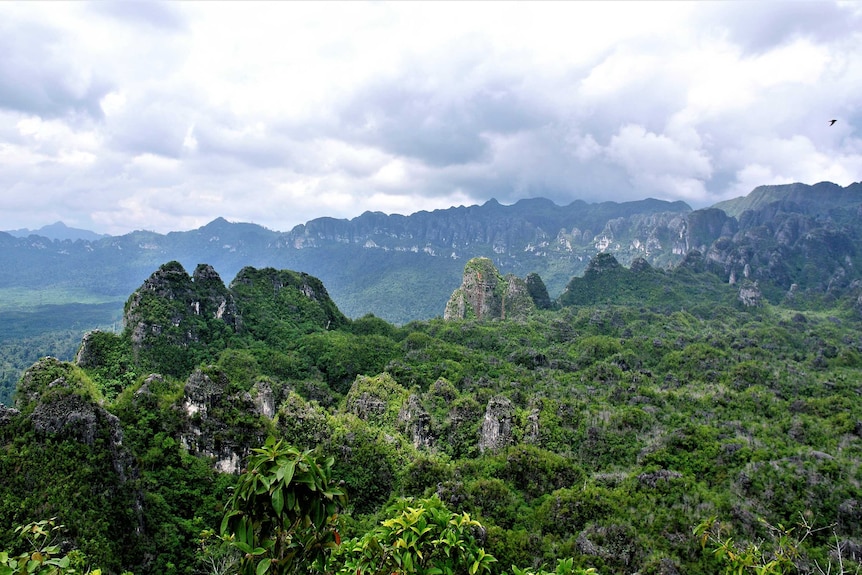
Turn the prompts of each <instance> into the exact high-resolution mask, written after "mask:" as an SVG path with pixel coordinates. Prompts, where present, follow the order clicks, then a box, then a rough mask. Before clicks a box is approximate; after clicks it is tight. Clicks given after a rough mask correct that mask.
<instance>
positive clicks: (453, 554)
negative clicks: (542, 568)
mask: <svg viewBox="0 0 862 575" xmlns="http://www.w3.org/2000/svg"><path fill="white" fill-rule="evenodd" d="M386 515H387V516H388V517H389V519H386V520H384V521H383V522H382V523H381V524H380V525H379V526H378V527H377V528H376V529H375V530H374V531H372V532H370V533H367V534H365V535H364V536H363V537H361V538H359V539H357V540H354V541H351V542H345V544H344V550H343V551H342V553H343V555H344V562H343V564H341V565H340V571H339V572H340V573H343V574H344V575H348V574H349V575H354V574H355V575H390V574H393V575H395V574H397V575H407V574H409V575H468V574H469V575H478V574H482V573H490V571H491V567H490V566H491V564H492V563H494V562H496V561H497V560H496V559H495V558H494V557H493V556H492V555H490V554H489V553H486V552H485V550H484V549H483V548H482V547H481V546H480V545H479V542H478V541H477V535H482V534H483V533H484V528H483V527H482V526H481V525H480V524H479V522H478V521H475V520H474V519H471V518H470V516H469V515H468V514H467V513H462V514H460V515H459V514H458V513H453V512H451V511H449V510H448V509H447V508H446V506H445V505H443V502H442V501H440V498H439V497H437V496H436V495H434V496H432V497H430V498H427V499H419V500H415V501H414V500H413V499H400V500H399V501H397V502H396V503H395V504H393V505H392V506H390V507H389V508H388V509H387V510H386Z"/></svg>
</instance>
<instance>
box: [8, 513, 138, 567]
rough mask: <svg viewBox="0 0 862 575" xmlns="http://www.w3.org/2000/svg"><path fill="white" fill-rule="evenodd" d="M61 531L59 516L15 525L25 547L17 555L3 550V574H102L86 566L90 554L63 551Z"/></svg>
mask: <svg viewBox="0 0 862 575" xmlns="http://www.w3.org/2000/svg"><path fill="white" fill-rule="evenodd" d="M62 531H63V526H62V525H57V522H56V519H43V520H41V521H35V522H32V523H28V524H26V525H21V526H19V527H16V528H15V533H16V534H17V535H18V536H19V537H20V540H21V543H22V544H23V545H22V546H23V551H22V552H21V553H18V554H17V555H16V554H14V553H10V552H8V551H0V575H19V574H20V575H30V574H33V575H101V574H102V570H101V569H90V568H89V567H88V566H87V558H86V556H85V555H84V554H83V553H81V552H80V551H77V550H72V551H68V552H64V551H63V549H62V545H61V544H60V536H61V533H62ZM128 575H131V574H128Z"/></svg>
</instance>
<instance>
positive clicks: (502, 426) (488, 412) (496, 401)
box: [479, 396, 515, 453]
mask: <svg viewBox="0 0 862 575" xmlns="http://www.w3.org/2000/svg"><path fill="white" fill-rule="evenodd" d="M514 415H515V406H514V405H513V404H512V402H511V400H509V399H508V398H507V397H503V396H497V397H492V398H491V400H490V401H488V407H487V408H486V409H485V417H484V419H483V420H482V428H481V430H480V432H479V451H480V452H481V453H484V452H486V451H497V450H499V449H502V448H504V447H506V446H508V445H510V444H511V443H512V438H513V434H512V431H513V429H512V419H513V418H514Z"/></svg>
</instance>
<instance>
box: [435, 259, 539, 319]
mask: <svg viewBox="0 0 862 575" xmlns="http://www.w3.org/2000/svg"><path fill="white" fill-rule="evenodd" d="M540 282H541V278H538V280H537V279H536V278H533V279H532V285H533V286H534V288H533V290H532V291H531V289H530V285H528V283H527V281H526V280H524V279H521V278H519V277H516V276H514V275H511V274H509V275H506V276H505V277H504V276H502V275H500V272H499V271H498V270H497V268H496V267H495V266H494V263H493V262H492V261H491V260H490V259H488V258H473V259H471V260H470V261H468V262H467V265H466V266H464V277H463V281H462V282H461V286H460V287H459V288H458V289H456V290H455V291H454V292H453V293H452V297H450V298H449V302H448V303H447V304H446V310H445V311H444V313H443V318H444V319H465V318H473V319H506V318H516V317H524V316H526V315H527V314H529V313H530V312H531V311H533V310H535V309H536V303H535V302H534V301H533V296H532V294H533V293H536V294H537V296H538V297H542V294H541V287H544V285H543V284H542V285H541V287H539V283H540ZM544 296H547V290H545V293H544ZM543 303H544V302H543Z"/></svg>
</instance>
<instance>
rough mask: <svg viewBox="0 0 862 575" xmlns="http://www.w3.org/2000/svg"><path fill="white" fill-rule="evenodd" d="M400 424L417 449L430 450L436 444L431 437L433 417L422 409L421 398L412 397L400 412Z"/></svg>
mask: <svg viewBox="0 0 862 575" xmlns="http://www.w3.org/2000/svg"><path fill="white" fill-rule="evenodd" d="M398 424H399V427H400V429H401V431H402V432H403V433H404V434H405V435H406V436H407V437H409V438H410V440H411V441H412V442H413V447H415V448H416V449H420V448H430V447H432V446H433V444H434V437H433V436H432V435H431V416H430V415H428V412H427V411H425V409H424V408H423V407H422V404H421V403H420V402H419V397H418V396H416V395H410V397H409V398H408V399H407V403H405V404H404V406H403V407H402V408H401V411H400V412H398Z"/></svg>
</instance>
